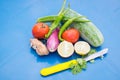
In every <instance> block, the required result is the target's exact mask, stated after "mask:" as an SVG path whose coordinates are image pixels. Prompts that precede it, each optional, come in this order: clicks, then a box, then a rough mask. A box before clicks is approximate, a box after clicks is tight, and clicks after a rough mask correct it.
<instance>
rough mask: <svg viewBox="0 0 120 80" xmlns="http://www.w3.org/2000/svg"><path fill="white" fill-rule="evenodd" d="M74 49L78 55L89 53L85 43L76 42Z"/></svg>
mask: <svg viewBox="0 0 120 80" xmlns="http://www.w3.org/2000/svg"><path fill="white" fill-rule="evenodd" d="M74 48H75V52H76V53H77V54H79V55H86V54H87V53H88V52H89V51H90V45H89V44H88V43H87V42H85V41H78V42H76V43H75V45H74Z"/></svg>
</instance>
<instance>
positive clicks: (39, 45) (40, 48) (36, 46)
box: [30, 39, 49, 56]
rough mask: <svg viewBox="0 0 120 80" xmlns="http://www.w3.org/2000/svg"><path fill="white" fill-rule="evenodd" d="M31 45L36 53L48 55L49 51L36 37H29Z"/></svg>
mask: <svg viewBox="0 0 120 80" xmlns="http://www.w3.org/2000/svg"><path fill="white" fill-rule="evenodd" d="M30 43H31V47H32V48H33V49H35V50H36V52H37V54H38V55H40V56H43V55H48V54H49V51H48V49H47V47H46V45H44V44H43V43H42V42H41V41H40V40H38V39H30Z"/></svg>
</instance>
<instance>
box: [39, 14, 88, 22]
mask: <svg viewBox="0 0 120 80" xmlns="http://www.w3.org/2000/svg"><path fill="white" fill-rule="evenodd" d="M57 17H58V16H57V15H51V16H45V17H41V18H38V19H37V22H53V21H55V20H56V19H57ZM83 17H84V16H80V18H79V19H75V20H74V22H81V23H84V22H90V20H83V19H81V18H83ZM68 19H69V18H65V17H64V18H63V19H62V22H66V21H67V20H68Z"/></svg>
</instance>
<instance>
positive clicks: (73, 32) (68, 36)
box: [62, 28, 80, 43]
mask: <svg viewBox="0 0 120 80" xmlns="http://www.w3.org/2000/svg"><path fill="white" fill-rule="evenodd" d="M79 37H80V33H79V31H78V30H77V29H75V28H69V29H67V30H65V31H64V32H63V34H62V38H63V39H64V40H66V41H69V42H71V43H75V42H77V41H78V39H79Z"/></svg>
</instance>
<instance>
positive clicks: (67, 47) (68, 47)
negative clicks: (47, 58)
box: [57, 41, 74, 58]
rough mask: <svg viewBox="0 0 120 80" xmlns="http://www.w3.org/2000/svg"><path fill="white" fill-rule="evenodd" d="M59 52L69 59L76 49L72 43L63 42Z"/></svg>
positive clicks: (59, 46)
mask: <svg viewBox="0 0 120 80" xmlns="http://www.w3.org/2000/svg"><path fill="white" fill-rule="evenodd" d="M57 51H58V54H59V55H60V56H61V57H63V58H67V57H70V56H71V55H72V54H73V53H74V47H73V44H72V43H71V42H68V41H62V42H61V43H60V44H59V45H58V49H57Z"/></svg>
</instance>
